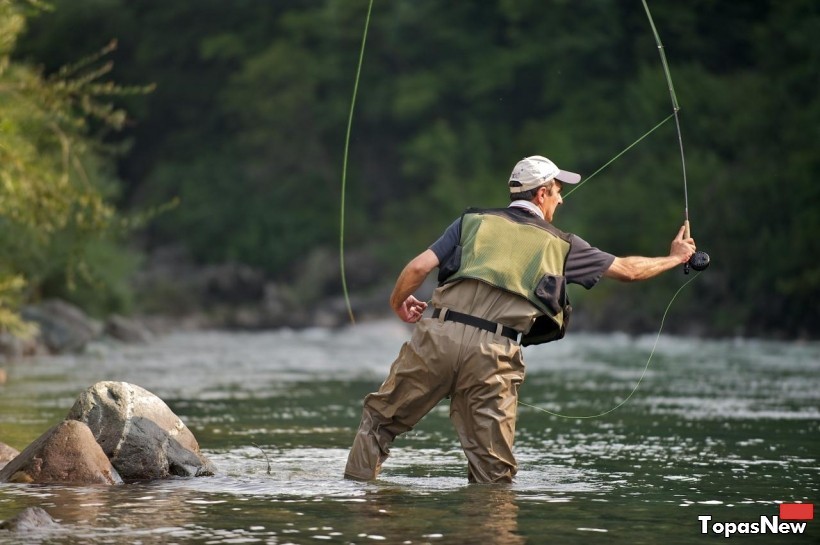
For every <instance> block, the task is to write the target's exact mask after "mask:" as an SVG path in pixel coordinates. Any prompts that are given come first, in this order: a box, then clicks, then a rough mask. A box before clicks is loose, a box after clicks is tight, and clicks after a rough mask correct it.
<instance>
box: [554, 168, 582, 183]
mask: <svg viewBox="0 0 820 545" xmlns="http://www.w3.org/2000/svg"><path fill="white" fill-rule="evenodd" d="M555 179H556V180H558V181H559V182H561V183H562V184H577V183H578V182H580V181H581V175H580V174H576V173H574V172H569V171H567V170H559V171H558V174H557V175H556V176H555Z"/></svg>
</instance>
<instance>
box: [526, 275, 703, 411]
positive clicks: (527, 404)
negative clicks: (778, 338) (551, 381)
mask: <svg viewBox="0 0 820 545" xmlns="http://www.w3.org/2000/svg"><path fill="white" fill-rule="evenodd" d="M698 276H700V272H698V273H697V274H696V275H695V276H693V277H692V278H690V279H689V280H687V281H686V282H684V283H683V285H681V287H679V288H678V290H677V291H676V292H675V294H674V295H672V299H670V300H669V304H667V305H666V310H664V311H663V316H662V317H661V325H660V327H659V328H658V334H657V335H656V336H655V342H654V344H653V345H652V350H651V351H650V352H649V358H647V360H646V365H644V368H643V372H642V373H641V377H640V378H639V379H638V382H637V383H636V384H635V387H634V388H632V391H631V392H629V395H628V396H626V397H625V398H624V399H623V401H621V402H620V403H618V404H617V405H615V406H614V407H612V408H611V409H609V410H606V411H604V412H601V413H597V414H589V415H571V414H562V413H556V412H553V411H550V410H548V409H544V408H543V407H538V406H536V405H530V404H529V403H524V402H523V401H521V400H519V401H518V404H519V405H524V406H525V407H529V408H531V409H535V410H537V411H541V412H542V413H546V414H549V415H551V416H557V417H558V418H567V419H576V420H588V419H591V418H599V417H601V416H606V415H608V414H609V413H611V412H614V411H616V410H618V409H620V408H621V407H623V406H624V405H625V404H626V402H627V401H629V400H630V399H631V398H632V396H633V395H635V392H637V391H638V387H639V386H640V385H641V382H643V379H644V377H645V376H646V372H647V371H648V370H649V364H650V362H651V361H652V356H654V355H655V349H656V348H657V347H658V340H660V338H661V332H662V331H663V324H664V322H666V315H667V314H669V309H670V308H671V307H672V303H674V302H675V299H676V298H677V297H678V294H679V293H680V292H681V291H683V288H685V287H686V286H688V285H689V284H690V283H691V282H692V281H693V280H694V279H695V278H697V277H698Z"/></svg>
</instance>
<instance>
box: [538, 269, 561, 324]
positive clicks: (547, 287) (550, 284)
mask: <svg viewBox="0 0 820 545" xmlns="http://www.w3.org/2000/svg"><path fill="white" fill-rule="evenodd" d="M535 296H536V297H538V299H539V300H540V301H541V302H542V303H544V305H545V306H546V307H547V308H548V309H549V310H550V312H551V313H552V315H553V316H557V315H558V314H560V313H561V312H563V310H564V308H565V307H566V306H567V279H566V277H564V276H557V275H552V274H547V275H544V277H543V278H541V281H540V282H538V285H537V286H536V287H535Z"/></svg>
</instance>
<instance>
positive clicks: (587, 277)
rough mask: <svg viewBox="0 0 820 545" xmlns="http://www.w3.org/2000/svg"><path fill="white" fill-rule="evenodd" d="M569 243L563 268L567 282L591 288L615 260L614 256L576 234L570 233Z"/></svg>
mask: <svg viewBox="0 0 820 545" xmlns="http://www.w3.org/2000/svg"><path fill="white" fill-rule="evenodd" d="M570 236H571V237H572V238H571V243H570V250H569V255H567V262H566V268H565V271H564V272H565V275H566V277H567V282H568V283H570V284H580V285H581V286H583V287H585V288H586V289H589V288H591V287H592V286H594V285H595V284H597V283H598V281H599V280H600V279H601V277H602V276H603V275H604V273H605V272H606V271H607V269H609V267H610V266H611V265H612V262H613V261H615V256H614V255H612V254H609V253H607V252H604V251H603V250H599V249H598V248H595V247H594V246H590V244H589V243H588V242H587V241H586V240H584V239H582V238H581V237H579V236H576V235H570Z"/></svg>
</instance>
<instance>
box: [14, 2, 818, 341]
mask: <svg viewBox="0 0 820 545" xmlns="http://www.w3.org/2000/svg"><path fill="white" fill-rule="evenodd" d="M54 4H55V6H56V9H55V11H54V13H53V14H49V15H45V16H43V17H40V18H38V20H37V21H35V24H34V25H33V26H32V31H31V32H30V33H28V34H27V36H26V39H25V40H24V43H23V44H22V45H23V47H22V48H21V50H20V56H21V57H25V58H29V59H37V62H40V63H43V64H44V65H45V66H46V69H47V71H53V70H56V69H57V67H58V66H60V65H61V64H65V63H66V62H68V61H69V60H70V59H68V58H66V55H70V54H71V53H70V52H67V51H66V50H67V49H68V48H65V47H64V44H73V48H76V49H79V50H85V51H88V50H92V49H93V48H92V47H91V46H92V44H91V43H90V42H92V41H94V40H98V39H99V38H100V37H101V35H105V34H108V35H110V36H108V37H117V38H118V39H119V42H120V44H121V47H120V48H119V49H118V51H117V52H116V53H115V55H116V61H117V66H118V69H120V73H122V74H123V75H124V78H125V79H124V81H126V82H129V81H130V82H138V81H155V82H156V83H157V84H158V87H157V91H156V92H155V93H153V94H152V95H151V96H150V97H148V100H146V101H144V102H143V103H141V104H137V105H135V107H136V108H137V112H138V114H139V117H140V119H141V121H140V123H139V124H138V125H136V126H135V127H132V130H131V131H129V134H130V135H132V136H133V139H134V141H133V144H134V145H133V147H132V148H131V150H130V151H129V153H128V154H127V155H125V156H124V157H123V158H122V159H121V160H120V162H119V171H120V173H121V174H122V176H123V177H124V178H125V183H126V186H125V191H124V194H123V197H122V202H123V203H124V204H127V205H130V206H135V205H142V206H145V205H152V204H156V203H160V202H164V201H166V200H167V199H169V198H172V197H177V196H178V197H179V198H180V199H181V202H182V205H181V206H180V208H179V209H178V210H177V211H175V212H174V213H173V214H168V215H165V216H164V217H162V218H161V219H160V221H157V222H155V223H154V224H153V225H152V226H151V228H150V229H149V232H148V234H149V240H150V241H152V243H153V244H154V245H159V244H165V243H168V242H169V241H175V242H178V243H181V244H184V245H185V246H187V247H188V248H190V249H191V250H192V251H193V252H194V253H195V255H196V256H197V257H198V258H199V259H201V260H203V261H224V260H236V261H241V262H245V263H250V264H254V265H257V266H260V267H263V268H264V269H265V270H267V271H268V273H269V274H270V275H272V276H282V277H284V276H287V275H288V274H289V273H290V272H291V271H292V266H293V264H294V263H295V262H297V261H299V260H300V259H301V257H302V256H304V255H305V254H306V253H308V252H310V251H311V250H312V249H314V248H319V247H328V246H332V245H333V244H335V240H336V238H337V234H338V224H337V221H338V216H337V214H338V203H339V197H340V195H339V180H340V169H341V159H342V158H341V153H342V150H343V138H344V128H345V124H346V114H347V111H348V108H349V99H350V92H351V90H352V85H353V76H354V73H355V64H356V60H357V55H358V51H359V45H360V40H361V31H362V26H363V24H364V14H365V11H366V8H367V0H355V1H352V0H310V1H298V2H297V1H296V0H292V1H286V2H256V1H252V0H237V1H234V2H223V1H220V0H199V1H196V2H193V1H191V2H185V1H183V2H170V3H169V2H160V1H159V0H144V1H141V2H127V1H125V0H84V1H83V2H74V1H71V0H58V1H55V2H54ZM650 5H651V8H652V10H653V15H654V17H655V20H656V23H657V24H658V27H659V31H660V33H661V35H662V38H663V41H664V45H665V47H666V53H667V56H668V58H669V61H670V64H671V68H672V75H673V78H674V80H675V86H676V90H677V94H678V99H679V101H680V104H681V107H682V111H681V120H682V124H683V133H684V144H685V147H686V154H687V171H688V182H689V213H690V218H691V220H692V227H693V234H694V235H695V236H696V238H697V241H698V243H699V245H700V247H701V248H702V249H705V250H707V251H709V252H710V253H711V254H712V259H713V264H712V266H711V268H710V269H709V270H708V271H706V272H705V273H704V274H703V276H702V277H701V278H699V279H698V281H697V283H696V284H695V286H696V288H694V289H693V291H692V292H690V293H691V295H690V296H689V297H686V298H681V299H682V300H681V301H680V302H679V303H677V305H678V307H677V308H679V309H680V310H679V312H681V313H682V314H685V315H688V316H690V317H697V320H694V319H690V320H687V322H689V323H693V322H694V323H697V324H699V327H700V328H701V330H702V331H703V332H705V333H712V334H720V335H731V334H737V333H741V334H757V335H759V334H763V335H783V336H817V335H818V334H819V333H820V311H819V310H818V306H817V305H816V304H813V303H812V302H813V301H816V300H818V298H820V266H819V265H818V263H817V260H816V258H815V257H814V256H816V255H817V253H818V250H820V247H818V244H819V243H818V242H817V241H818V239H817V236H816V234H817V233H818V232H820V230H818V227H820V226H819V225H818V222H820V214H818V213H817V212H818V210H817V208H818V204H820V198H818V197H820V195H818V189H817V188H818V185H817V184H816V183H815V182H814V180H813V178H814V177H816V176H817V175H818V173H820V165H819V164H818V162H819V161H820V156H818V154H817V153H816V150H815V148H816V142H817V141H818V131H820V98H818V95H817V93H816V83H817V81H818V66H820V58H818V57H820V46H819V45H818V42H817V41H816V40H815V39H814V30H815V29H816V28H818V24H819V23H820V4H818V3H817V2H815V1H813V0H791V1H789V2H775V1H774V0H758V1H755V2H740V3H731V2H713V1H711V0H694V1H691V2H669V1H666V0H653V1H652V2H650ZM73 48H72V49H73ZM669 113H671V105H670V103H669V97H668V93H667V88H666V82H665V80H664V77H663V73H662V70H661V66H660V62H659V60H658V57H657V49H656V46H655V43H654V40H653V38H652V35H651V32H650V29H649V26H648V24H647V22H646V18H645V14H644V12H643V8H642V6H641V3H640V2H639V1H634V2H618V1H609V0H599V1H594V2H570V1H563V0H554V1H551V2H543V1H534V0H488V1H477V0H476V1H471V2H444V1H441V0H414V1H413V2H404V1H398V2H387V1H377V2H376V3H375V6H374V12H373V20H372V23H371V28H370V34H369V38H368V45H367V50H366V54H365V65H364V69H363V73H362V80H361V84H360V91H359V103H358V104H357V107H356V117H355V120H354V128H353V139H352V142H351V158H350V171H349V177H348V179H349V184H348V195H347V203H348V213H347V220H348V224H347V225H346V233H347V234H348V244H349V245H350V246H353V247H361V248H368V249H369V250H370V251H371V252H374V253H375V254H376V255H378V256H380V257H381V258H382V259H383V261H384V268H385V272H386V273H391V272H392V271H394V270H395V269H396V268H397V267H399V266H400V265H401V264H402V263H403V262H404V261H405V260H406V259H407V258H409V257H410V256H411V255H414V254H415V253H417V252H418V251H420V250H421V249H423V248H424V247H426V245H428V244H430V243H431V242H432V241H433V240H434V239H435V238H436V237H437V236H438V234H439V233H440V232H441V231H442V230H443V229H444V227H445V226H446V225H447V224H448V223H449V222H450V221H452V219H453V217H454V216H456V215H457V214H459V213H460V212H461V210H463V209H464V208H466V207H467V206H497V205H503V204H505V200H506V194H505V190H504V185H503V184H504V182H505V181H506V176H507V175H508V172H509V170H510V168H511V166H512V164H514V162H515V161H516V160H518V159H519V158H520V157H523V156H525V155H530V154H534V153H540V154H544V155H547V156H549V157H551V158H553V159H554V160H555V161H556V162H557V163H558V164H559V165H562V166H566V167H567V168H570V169H575V170H578V171H580V172H583V173H590V172H592V171H594V170H596V169H597V168H598V167H599V166H600V165H602V164H604V163H605V162H606V161H607V160H608V159H609V158H611V157H612V156H613V155H615V153H617V152H618V151H620V150H621V149H623V148H625V147H626V146H628V145H629V144H630V143H632V142H633V141H634V140H635V139H636V138H638V136H640V135H641V134H643V133H644V132H645V131H647V130H648V129H649V128H650V127H652V126H654V125H655V124H656V123H657V122H658V121H660V120H661V119H663V118H664V117H666V116H667V115H668V114H669ZM109 141H116V139H113V140H109ZM683 214H684V207H683V185H682V176H681V167H680V159H679V155H678V150H677V136H676V134H675V131H674V127H673V126H672V124H671V123H668V124H667V125H665V126H664V127H663V128H662V129H660V130H659V131H657V132H656V133H654V134H653V135H652V136H651V137H650V138H648V139H647V140H645V141H643V142H641V144H640V145H639V146H636V148H635V149H633V150H632V151H630V152H629V154H628V155H626V156H624V158H622V159H620V160H618V161H617V162H615V163H614V164H613V165H612V166H611V167H609V168H608V169H607V170H606V171H604V172H602V173H601V174H600V175H599V176H598V177H597V178H596V180H595V181H592V182H590V184H589V185H588V186H584V187H583V188H581V189H580V190H579V191H578V192H577V193H575V194H574V195H573V196H572V197H571V198H570V199H568V200H567V203H566V205H565V207H564V210H562V211H561V212H560V213H559V215H558V218H557V224H558V225H559V227H561V228H564V229H566V230H568V231H572V232H577V233H578V234H579V235H581V236H582V237H584V238H586V239H587V240H589V241H590V242H591V243H592V244H594V245H596V246H599V247H601V248H604V249H606V250H608V251H611V252H613V253H617V254H650V255H658V254H662V253H665V252H666V251H667V248H668V241H669V240H670V239H671V238H672V236H673V235H674V233H675V232H676V230H677V227H678V226H679V225H680V224H681V222H682V220H683ZM329 266H333V264H329ZM349 274H354V275H355V271H350V272H349ZM385 276H386V277H387V276H389V275H388V274H386V275H385ZM680 282H681V278H679V277H677V276H676V275H673V274H670V275H665V276H664V277H663V278H661V279H658V280H657V281H654V282H652V283H650V284H647V285H641V287H640V289H639V290H637V291H636V290H634V289H629V288H624V287H621V286H602V287H600V288H596V291H595V294H594V295H592V294H591V295H590V296H592V297H596V302H595V303H596V304H595V305H581V306H582V307H585V306H586V307H593V309H598V310H597V311H596V312H597V313H598V315H597V316H596V317H595V320H597V322H596V323H597V325H599V326H602V327H619V325H620V324H623V323H624V321H626V322H629V323H630V324H631V325H632V326H634V328H635V329H639V330H640V329H647V330H648V329H654V328H655V327H656V326H657V319H658V316H659V314H660V311H659V309H662V307H663V305H664V304H665V302H666V301H667V300H668V298H669V296H670V294H671V292H672V290H673V289H674V288H675V287H676V286H677V285H679V284H680ZM578 295H579V296H581V295H582V294H578ZM583 295H586V294H583ZM624 308H628V309H630V310H629V311H628V312H626V313H624V312H623V309H624ZM615 309H617V312H618V314H617V315H618V316H621V318H620V320H621V321H619V322H618V323H614V322H613V320H612V314H613V311H614V310H615Z"/></svg>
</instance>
